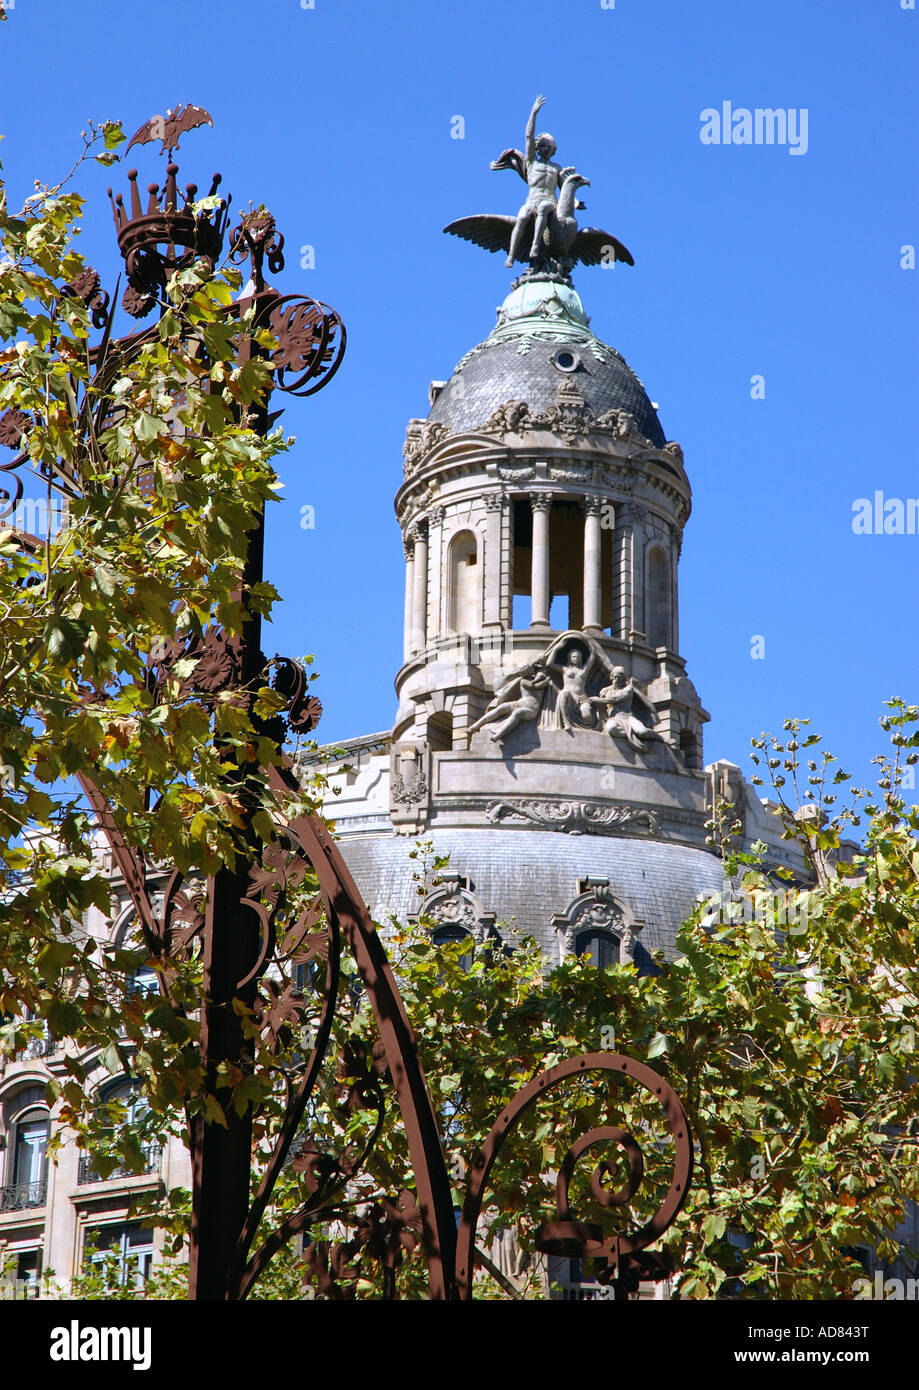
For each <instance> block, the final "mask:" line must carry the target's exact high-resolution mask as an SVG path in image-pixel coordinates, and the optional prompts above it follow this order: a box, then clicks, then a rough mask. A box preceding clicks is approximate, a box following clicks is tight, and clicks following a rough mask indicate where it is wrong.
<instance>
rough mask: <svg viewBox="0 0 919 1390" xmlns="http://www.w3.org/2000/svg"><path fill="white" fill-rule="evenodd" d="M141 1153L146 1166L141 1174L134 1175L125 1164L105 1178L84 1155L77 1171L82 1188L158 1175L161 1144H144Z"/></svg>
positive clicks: (90, 1159)
mask: <svg viewBox="0 0 919 1390" xmlns="http://www.w3.org/2000/svg"><path fill="white" fill-rule="evenodd" d="M140 1152H141V1155H142V1156H143V1160H144V1166H143V1168H142V1169H141V1171H140V1173H133V1172H132V1171H131V1170H130V1168H125V1167H124V1165H123V1164H119V1165H118V1167H117V1168H113V1169H112V1171H111V1172H110V1173H106V1174H105V1176H103V1175H102V1174H101V1173H97V1172H96V1170H95V1168H94V1167H93V1160H92V1158H91V1157H90V1156H89V1154H83V1155H82V1156H81V1158H80V1164H79V1168H78V1169H77V1182H78V1183H79V1185H80V1186H81V1187H82V1186H84V1185H85V1184H86V1183H91V1182H111V1181H112V1179H113V1178H138V1177H142V1176H143V1175H144V1174H145V1173H158V1172H159V1168H160V1161H161V1159H162V1156H163V1151H162V1149H161V1148H160V1146H159V1144H144V1146H143V1147H142V1148H141V1151H140Z"/></svg>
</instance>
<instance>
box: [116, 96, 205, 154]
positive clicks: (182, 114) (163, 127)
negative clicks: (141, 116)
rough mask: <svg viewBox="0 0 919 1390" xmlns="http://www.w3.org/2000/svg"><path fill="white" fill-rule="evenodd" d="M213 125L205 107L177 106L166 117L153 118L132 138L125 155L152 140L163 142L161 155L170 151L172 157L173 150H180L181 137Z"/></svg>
mask: <svg viewBox="0 0 919 1390" xmlns="http://www.w3.org/2000/svg"><path fill="white" fill-rule="evenodd" d="M213 124H214V122H213V119H212V117H211V113H210V111H205V109H204V107H203V106H188V105H186V106H177V107H176V109H175V110H174V111H173V110H169V111H167V112H166V114H165V116H151V117H150V119H149V121H146V122H145V123H144V124H143V125H142V126H141V128H140V130H138V131H137V132H136V134H135V135H133V136H132V137H131V139H130V141H129V142H128V149H127V150H125V154H127V152H128V150H129V149H130V148H131V146H132V145H147V144H149V143H150V141H151V140H162V142H163V148H162V149H161V150H160V154H165V153H166V151H167V150H168V151H169V154H170V157H171V156H172V152H173V150H177V149H178V148H179V136H180V135H184V134H185V132H186V131H187V130H194V129H195V127H196V126H199V125H213Z"/></svg>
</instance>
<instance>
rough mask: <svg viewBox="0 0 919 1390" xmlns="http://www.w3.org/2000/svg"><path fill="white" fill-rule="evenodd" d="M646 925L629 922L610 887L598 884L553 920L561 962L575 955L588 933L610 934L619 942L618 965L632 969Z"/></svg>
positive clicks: (582, 894) (579, 896) (577, 898)
mask: <svg viewBox="0 0 919 1390" xmlns="http://www.w3.org/2000/svg"><path fill="white" fill-rule="evenodd" d="M643 925H644V923H641V922H636V921H633V920H631V919H630V918H629V916H628V915H627V913H626V912H625V910H624V909H623V908H622V906H621V905H620V904H619V903H618V902H617V901H616V899H615V898H614V897H613V895H612V893H611V892H610V890H609V886H608V885H607V884H597V885H595V886H593V887H591V888H589V889H587V891H586V892H584V893H581V894H579V895H578V897H576V898H575V899H574V901H573V902H571V903H569V905H568V907H567V909H566V910H565V912H563V913H559V914H557V915H556V916H555V917H553V918H552V926H553V927H554V928H555V930H556V931H557V932H558V953H559V959H560V960H564V958H565V956H571V955H574V953H575V951H576V950H577V939H578V937H579V936H580V935H581V933H582V932H585V931H607V932H609V933H610V934H611V935H612V936H614V937H616V938H617V939H618V941H619V964H620V965H631V964H632V962H633V960H634V956H635V946H636V944H637V941H638V933H639V932H640V931H641V928H642V926H643Z"/></svg>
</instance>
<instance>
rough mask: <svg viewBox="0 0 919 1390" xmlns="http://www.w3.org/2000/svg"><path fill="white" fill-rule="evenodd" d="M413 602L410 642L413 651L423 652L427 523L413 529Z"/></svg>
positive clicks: (426, 579) (426, 588)
mask: <svg viewBox="0 0 919 1390" xmlns="http://www.w3.org/2000/svg"><path fill="white" fill-rule="evenodd" d="M413 582H414V601H413V603H412V640H413V643H414V647H415V651H416V652H420V651H423V650H424V647H425V643H426V642H427V630H428V523H427V522H426V521H419V522H418V524H417V526H416V527H415V572H414V575H413Z"/></svg>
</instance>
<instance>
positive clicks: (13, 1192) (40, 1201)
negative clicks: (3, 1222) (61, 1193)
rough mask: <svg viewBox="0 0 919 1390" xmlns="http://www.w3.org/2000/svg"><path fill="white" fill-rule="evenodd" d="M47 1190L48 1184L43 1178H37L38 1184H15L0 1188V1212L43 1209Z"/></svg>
mask: <svg viewBox="0 0 919 1390" xmlns="http://www.w3.org/2000/svg"><path fill="white" fill-rule="evenodd" d="M47 1190H48V1183H47V1179H45V1178H39V1180H38V1182H15V1183H9V1184H8V1185H7V1186H6V1187H0V1212H2V1211H27V1210H28V1208H29V1207H43V1206H44V1205H45V1193H46V1192H47Z"/></svg>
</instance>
